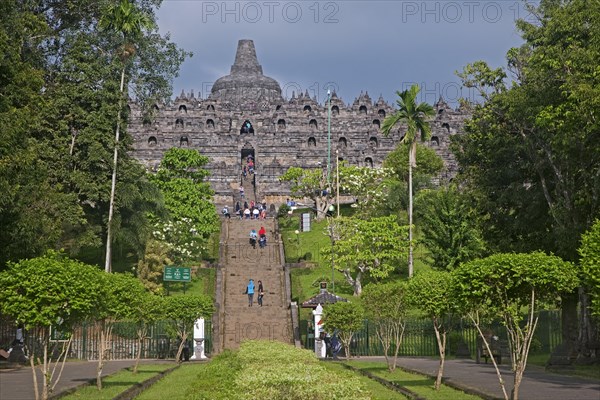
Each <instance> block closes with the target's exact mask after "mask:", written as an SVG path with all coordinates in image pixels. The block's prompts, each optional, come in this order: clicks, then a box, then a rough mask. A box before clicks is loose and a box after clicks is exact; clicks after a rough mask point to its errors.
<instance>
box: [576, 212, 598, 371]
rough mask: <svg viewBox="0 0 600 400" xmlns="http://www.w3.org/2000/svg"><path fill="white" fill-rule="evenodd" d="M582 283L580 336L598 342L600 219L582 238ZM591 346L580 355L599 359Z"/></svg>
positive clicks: (582, 350)
mask: <svg viewBox="0 0 600 400" xmlns="http://www.w3.org/2000/svg"><path fill="white" fill-rule="evenodd" d="M579 254H580V255H581V269H582V284H583V290H582V291H583V292H584V293H583V294H582V295H581V297H580V299H581V313H580V314H581V316H580V319H581V321H582V322H583V323H582V324H581V326H580V333H579V334H580V338H582V339H583V340H581V341H582V342H584V343H597V342H598V339H600V337H599V335H600V220H598V219H597V220H596V222H595V223H594V225H592V227H591V228H590V229H589V230H588V231H587V232H586V233H585V234H584V235H583V237H582V238H581V247H580V248H579ZM590 347H591V346H582V348H580V349H579V354H580V356H583V359H584V363H587V362H586V360H585V359H588V360H589V359H592V360H594V359H596V361H597V359H598V355H597V354H594V351H593V350H592V349H591V348H590Z"/></svg>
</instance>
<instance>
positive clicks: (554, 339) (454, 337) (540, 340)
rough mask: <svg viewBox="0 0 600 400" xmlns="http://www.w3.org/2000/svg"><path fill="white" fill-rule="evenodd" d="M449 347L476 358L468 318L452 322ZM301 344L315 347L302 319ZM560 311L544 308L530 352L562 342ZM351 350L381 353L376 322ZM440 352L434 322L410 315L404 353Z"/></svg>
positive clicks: (500, 331) (497, 327) (499, 331)
mask: <svg viewBox="0 0 600 400" xmlns="http://www.w3.org/2000/svg"><path fill="white" fill-rule="evenodd" d="M451 325H452V329H451V331H450V333H449V334H448V338H447V345H446V350H447V353H448V354H450V355H456V354H457V352H459V351H460V350H461V349H462V350H463V351H468V352H469V353H470V354H471V357H472V358H475V352H476V347H477V338H478V333H477V330H476V329H475V327H474V326H473V325H472V323H471V322H469V321H468V320H466V319H462V320H457V321H455V322H454V323H452V324H451ZM485 328H486V330H489V331H491V332H493V333H494V335H496V336H498V337H499V339H500V340H506V339H507V334H506V329H505V328H504V327H503V326H502V325H501V324H500V323H494V324H492V325H490V326H487V327H485ZM300 330H301V332H302V337H301V339H302V343H303V345H304V347H305V348H307V349H313V348H314V334H313V332H312V331H311V330H310V329H309V324H308V321H306V320H305V321H300ZM561 338H562V336H561V318H560V311H541V312H540V319H539V322H538V325H537V329H536V331H535V335H534V340H533V343H532V346H531V349H530V353H532V354H534V353H540V354H549V353H550V352H552V350H554V348H555V347H556V346H557V345H559V344H560V343H561V341H562V339H561ZM351 346H352V347H351V353H352V355H356V356H382V355H383V348H382V346H381V343H380V342H379V339H378V338H377V334H376V332H375V327H374V325H373V324H372V323H371V322H369V321H368V320H365V322H364V325H363V329H361V330H360V331H358V332H356V333H355V335H354V338H353V339H352V344H351ZM438 354H439V352H438V347H437V342H436V339H435V332H434V330H433V323H432V322H431V320H430V319H427V318H409V319H408V320H407V323H406V328H405V331H404V338H403V340H402V345H401V346H400V352H399V355H401V356H437V355H438Z"/></svg>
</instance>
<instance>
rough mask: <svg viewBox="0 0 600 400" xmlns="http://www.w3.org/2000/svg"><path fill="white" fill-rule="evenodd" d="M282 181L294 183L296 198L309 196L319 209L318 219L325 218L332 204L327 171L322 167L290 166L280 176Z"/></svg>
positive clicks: (293, 191) (293, 192) (293, 189)
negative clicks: (304, 167)
mask: <svg viewBox="0 0 600 400" xmlns="http://www.w3.org/2000/svg"><path fill="white" fill-rule="evenodd" d="M279 180H280V181H282V182H290V183H291V184H292V187H291V191H292V196H294V197H295V198H300V199H302V198H309V199H311V200H312V201H313V202H314V204H315V208H316V209H317V219H318V220H320V219H323V218H324V216H325V215H326V213H327V209H328V207H329V205H330V202H329V194H330V193H329V192H328V191H327V189H328V182H327V171H325V170H322V169H319V168H317V169H303V168H300V167H290V168H288V170H287V171H286V172H285V174H283V175H281V176H280V177H279Z"/></svg>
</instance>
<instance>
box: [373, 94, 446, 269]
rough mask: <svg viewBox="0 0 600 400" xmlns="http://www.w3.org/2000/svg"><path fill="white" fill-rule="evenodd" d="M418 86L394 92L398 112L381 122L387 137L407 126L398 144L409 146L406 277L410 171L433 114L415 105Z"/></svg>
mask: <svg viewBox="0 0 600 400" xmlns="http://www.w3.org/2000/svg"><path fill="white" fill-rule="evenodd" d="M419 90H420V89H419V85H413V86H411V87H410V89H408V90H405V91H403V92H402V93H400V92H399V91H397V92H396V94H397V95H398V97H399V99H398V100H396V104H398V111H396V112H395V113H394V114H392V115H390V116H389V117H387V118H386V119H385V120H384V121H383V125H382V127H381V131H382V132H383V134H384V135H386V136H387V135H389V134H390V132H391V130H392V128H393V127H394V126H396V124H398V123H405V124H406V125H407V129H406V134H405V135H404V137H403V138H402V140H401V141H400V143H406V144H407V145H409V146H410V151H409V157H408V244H409V247H408V276H409V277H412V275H413V240H412V220H413V218H412V214H413V212H412V209H413V190H412V169H413V167H416V166H417V134H418V133H420V134H421V141H424V140H428V139H429V135H430V134H431V127H430V126H429V123H428V122H427V117H429V116H433V115H434V114H435V112H434V111H433V107H431V106H430V105H429V104H427V103H420V104H417V95H418V94H419Z"/></svg>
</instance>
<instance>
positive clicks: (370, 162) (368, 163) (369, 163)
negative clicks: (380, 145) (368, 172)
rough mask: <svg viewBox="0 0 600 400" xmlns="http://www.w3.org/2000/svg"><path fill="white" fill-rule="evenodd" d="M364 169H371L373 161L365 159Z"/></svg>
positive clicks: (369, 158) (368, 158)
mask: <svg viewBox="0 0 600 400" xmlns="http://www.w3.org/2000/svg"><path fill="white" fill-rule="evenodd" d="M365 167H369V168H373V159H372V158H371V157H367V158H365Z"/></svg>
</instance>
